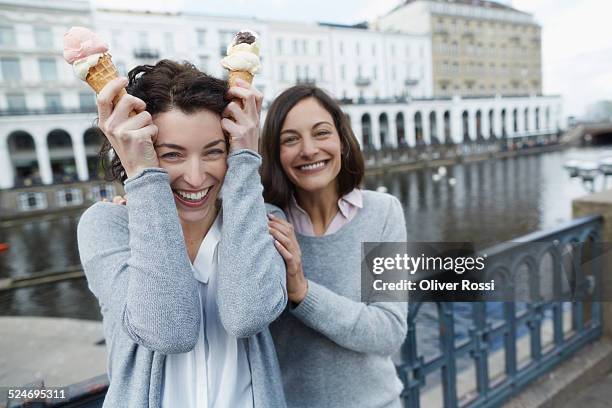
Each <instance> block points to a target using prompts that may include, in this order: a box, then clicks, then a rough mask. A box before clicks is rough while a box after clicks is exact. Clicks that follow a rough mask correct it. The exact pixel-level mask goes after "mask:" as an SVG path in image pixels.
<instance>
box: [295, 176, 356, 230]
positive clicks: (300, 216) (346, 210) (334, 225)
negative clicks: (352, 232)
mask: <svg viewBox="0 0 612 408" xmlns="http://www.w3.org/2000/svg"><path fill="white" fill-rule="evenodd" d="M338 208H339V209H340V211H338V213H337V214H336V215H335V217H334V219H333V220H332V221H331V223H329V226H328V227H327V229H326V230H325V233H324V234H323V235H329V234H333V233H334V232H336V231H338V230H339V229H340V228H342V227H343V226H344V225H346V224H348V223H349V222H350V221H351V220H352V219H353V218H354V217H355V215H357V213H358V212H359V209H360V208H363V194H362V192H361V190H360V189H358V188H355V189H353V191H351V192H350V193H348V194H346V195H345V196H343V197H340V199H338ZM285 212H286V213H287V221H289V222H290V223H291V224H292V225H293V228H294V229H295V232H297V233H299V234H302V235H306V236H309V237H314V236H315V233H314V228H313V226H312V221H311V220H310V216H309V215H308V213H307V212H306V211H304V209H302V208H301V207H300V206H299V205H298V203H297V201H296V200H295V197H294V196H291V201H289V207H288V208H287V210H286V211H285Z"/></svg>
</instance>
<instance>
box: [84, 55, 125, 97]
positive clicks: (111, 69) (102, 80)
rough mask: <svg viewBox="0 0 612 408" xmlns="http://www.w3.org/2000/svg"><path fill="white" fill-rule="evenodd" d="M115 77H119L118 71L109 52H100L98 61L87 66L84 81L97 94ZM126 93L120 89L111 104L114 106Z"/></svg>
mask: <svg viewBox="0 0 612 408" xmlns="http://www.w3.org/2000/svg"><path fill="white" fill-rule="evenodd" d="M117 77H119V73H118V72H117V68H116V67H115V64H113V60H112V59H111V56H110V54H102V56H101V57H100V59H99V60H98V63H97V64H96V65H94V66H93V67H91V68H89V72H88V73H87V78H85V81H86V82H87V83H88V84H89V86H91V87H92V88H93V90H94V91H96V94H99V93H100V91H101V90H102V88H104V86H105V85H106V84H108V83H109V82H110V81H112V80H113V79H115V78H117ZM126 93H127V92H126V91H125V89H121V91H120V92H119V94H117V96H116V97H115V99H114V100H113V104H114V105H115V106H116V105H117V102H119V99H121V97H122V96H123V95H125V94H126Z"/></svg>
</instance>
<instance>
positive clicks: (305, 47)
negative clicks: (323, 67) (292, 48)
mask: <svg viewBox="0 0 612 408" xmlns="http://www.w3.org/2000/svg"><path fill="white" fill-rule="evenodd" d="M302 53H303V54H304V55H306V54H308V43H307V41H306V40H302Z"/></svg>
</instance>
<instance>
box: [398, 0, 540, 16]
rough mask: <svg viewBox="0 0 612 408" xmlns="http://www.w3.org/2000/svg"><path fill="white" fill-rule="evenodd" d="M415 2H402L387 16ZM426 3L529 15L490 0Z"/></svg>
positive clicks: (440, 0)
mask: <svg viewBox="0 0 612 408" xmlns="http://www.w3.org/2000/svg"><path fill="white" fill-rule="evenodd" d="M415 1H419V0H403V1H402V2H401V3H400V4H398V5H397V6H395V7H394V8H393V9H392V10H391V11H389V13H387V14H391V13H392V12H394V11H395V10H398V9H400V8H402V7H404V6H405V5H406V4H409V3H414V2H415ZM427 1H435V2H438V3H455V4H464V5H468V6H475V7H484V8H492V9H498V10H507V11H513V12H515V13H521V14H529V13H525V12H524V11H521V10H518V9H515V8H513V7H510V6H507V5H505V4H502V3H498V2H496V1H490V0H427Z"/></svg>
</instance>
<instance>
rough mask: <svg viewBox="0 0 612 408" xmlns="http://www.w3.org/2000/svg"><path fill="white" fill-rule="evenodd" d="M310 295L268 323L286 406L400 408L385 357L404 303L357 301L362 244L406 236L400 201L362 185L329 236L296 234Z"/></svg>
mask: <svg viewBox="0 0 612 408" xmlns="http://www.w3.org/2000/svg"><path fill="white" fill-rule="evenodd" d="M298 241H299V243H300V248H301V250H302V264H303V268H304V274H305V276H306V278H307V279H308V294H307V296H306V298H305V299H304V300H303V301H302V302H301V303H300V304H299V305H298V306H297V307H295V308H291V307H287V309H286V310H285V311H284V312H283V314H282V315H281V317H280V318H279V319H278V320H277V321H276V322H274V323H273V324H272V325H271V326H270V330H271V331H272V337H273V338H274V342H275V344H276V350H277V352H278V359H279V361H280V365H281V372H282V375H283V384H284V388H285V395H286V396H287V406H289V407H291V408H297V407H305V408H306V407H308V408H312V407H325V408H334V407H337V408H344V407H367V408H374V407H399V406H400V402H399V394H400V392H401V390H402V384H401V381H400V380H399V379H398V377H397V374H396V370H395V366H394V364H393V362H392V361H391V355H392V354H394V353H395V352H397V351H398V350H399V348H400V346H401V345H402V343H403V341H404V339H405V337H406V330H407V311H408V306H407V304H406V303H391V302H385V303H382V302H381V303H372V304H364V303H361V302H360V301H361V296H360V294H361V272H360V271H361V264H360V262H361V243H362V242H380V241H388V242H391V241H396V242H403V241H406V224H405V222H404V214H403V210H402V206H401V204H400V202H399V201H398V200H397V199H396V198H395V197H393V196H391V195H388V194H382V193H376V192H373V191H364V197H363V208H362V209H360V210H359V213H358V214H357V215H356V216H355V218H353V219H352V220H351V221H350V222H349V223H348V224H346V225H345V226H344V227H342V228H341V229H340V230H339V231H337V232H336V233H333V234H331V235H325V236H319V237H308V236H303V235H298Z"/></svg>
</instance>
